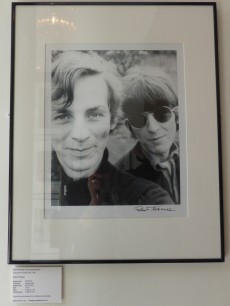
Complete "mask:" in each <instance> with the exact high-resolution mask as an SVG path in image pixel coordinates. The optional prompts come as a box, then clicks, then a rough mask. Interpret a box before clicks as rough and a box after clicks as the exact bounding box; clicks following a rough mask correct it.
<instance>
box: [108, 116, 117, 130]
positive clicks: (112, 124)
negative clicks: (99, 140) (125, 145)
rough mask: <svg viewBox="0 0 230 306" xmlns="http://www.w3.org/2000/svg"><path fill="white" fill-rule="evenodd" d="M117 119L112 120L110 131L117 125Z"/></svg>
mask: <svg viewBox="0 0 230 306" xmlns="http://www.w3.org/2000/svg"><path fill="white" fill-rule="evenodd" d="M117 121H118V120H117V119H114V120H113V122H111V124H110V131H112V130H114V129H115V127H116V125H117Z"/></svg>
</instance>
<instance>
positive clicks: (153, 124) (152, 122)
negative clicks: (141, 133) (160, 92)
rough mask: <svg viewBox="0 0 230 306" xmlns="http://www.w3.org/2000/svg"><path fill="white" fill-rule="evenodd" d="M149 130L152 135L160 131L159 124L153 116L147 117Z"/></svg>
mask: <svg viewBox="0 0 230 306" xmlns="http://www.w3.org/2000/svg"><path fill="white" fill-rule="evenodd" d="M147 128H148V130H149V131H150V132H152V133H155V132H156V131H157V130H158V129H159V122H158V121H157V120H156V119H155V118H154V116H153V114H148V115H147Z"/></svg>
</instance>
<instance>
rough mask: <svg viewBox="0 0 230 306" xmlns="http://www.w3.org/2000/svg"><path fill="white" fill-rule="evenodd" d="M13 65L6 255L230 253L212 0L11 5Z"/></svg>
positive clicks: (211, 257) (184, 257)
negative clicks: (226, 246) (225, 238)
mask: <svg viewBox="0 0 230 306" xmlns="http://www.w3.org/2000/svg"><path fill="white" fill-rule="evenodd" d="M194 16H196V22H195V23H194ZM11 67H12V68H11V111H10V116H11V121H10V122H11V126H10V181H9V252H8V262H9V263H11V264H24V263H25V264H29V263H32V264H34V263H50V264H52V263H54V264H56V263H71V264H72V263H107V262H108V263H116V262H198V261H204V262H205V261H211V262H214V261H223V260H224V243H223V200H222V177H221V175H222V173H221V131H220V101H219V84H218V82H219V80H218V48H217V19H216V4H215V3H197V2H196V3H154V2H152V3H151V2H148V3H146V2H143V3H138V2H135V3H131V2H114V3H113V2H107V3H106V2H86V3H82V2H71V3H64V2H63V3H62V2H57V3H53V2H52V3H47V2H44V3H41V2H39V3H34V2H33V3H29V2H24V3H23V2H17V3H13V4H12V65H11ZM210 191H211V192H210Z"/></svg>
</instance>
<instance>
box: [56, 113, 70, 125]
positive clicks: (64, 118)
mask: <svg viewBox="0 0 230 306" xmlns="http://www.w3.org/2000/svg"><path fill="white" fill-rule="evenodd" d="M54 120H55V121H57V122H63V123H64V122H69V121H70V120H71V115H69V114H61V115H58V116H55V117H54Z"/></svg>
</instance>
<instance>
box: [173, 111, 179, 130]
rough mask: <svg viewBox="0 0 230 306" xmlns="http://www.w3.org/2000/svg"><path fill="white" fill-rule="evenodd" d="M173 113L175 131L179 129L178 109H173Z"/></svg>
mask: <svg viewBox="0 0 230 306" xmlns="http://www.w3.org/2000/svg"><path fill="white" fill-rule="evenodd" d="M173 113H174V114H175V121H176V127H177V130H178V129H179V108H178V106H176V107H174V110H173Z"/></svg>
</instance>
